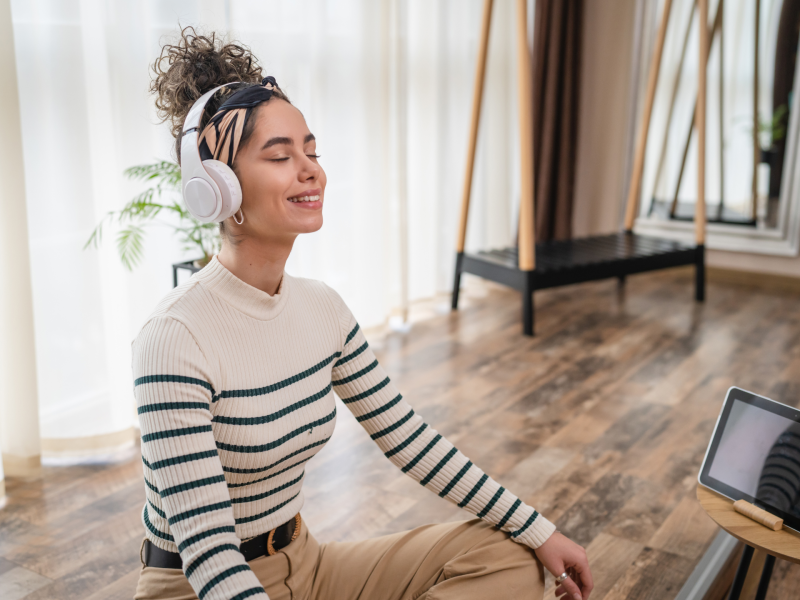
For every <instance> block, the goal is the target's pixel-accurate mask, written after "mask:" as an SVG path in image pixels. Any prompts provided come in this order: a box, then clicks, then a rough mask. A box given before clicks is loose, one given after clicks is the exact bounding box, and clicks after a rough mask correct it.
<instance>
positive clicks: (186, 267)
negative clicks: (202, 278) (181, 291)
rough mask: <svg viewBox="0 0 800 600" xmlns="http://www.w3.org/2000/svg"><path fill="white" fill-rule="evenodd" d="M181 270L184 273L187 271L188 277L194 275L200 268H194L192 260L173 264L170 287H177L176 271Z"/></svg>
mask: <svg viewBox="0 0 800 600" xmlns="http://www.w3.org/2000/svg"><path fill="white" fill-rule="evenodd" d="M181 269H183V270H184V271H189V275H194V274H195V273H197V272H198V271H199V270H200V267H195V266H194V261H193V260H187V261H186V262H179V263H174V264H173V265H172V287H174V288H175V287H178V271H179V270H181Z"/></svg>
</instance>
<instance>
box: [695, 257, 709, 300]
mask: <svg viewBox="0 0 800 600" xmlns="http://www.w3.org/2000/svg"><path fill="white" fill-rule="evenodd" d="M696 252H697V257H696V258H695V264H694V277H695V281H694V297H695V300H697V301H698V302H703V301H704V300H705V299H706V249H705V246H704V245H702V244H700V245H698V246H697V250H696Z"/></svg>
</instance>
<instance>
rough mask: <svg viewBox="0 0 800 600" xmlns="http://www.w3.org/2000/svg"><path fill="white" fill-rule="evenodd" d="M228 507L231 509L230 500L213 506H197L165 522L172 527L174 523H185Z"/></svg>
mask: <svg viewBox="0 0 800 600" xmlns="http://www.w3.org/2000/svg"><path fill="white" fill-rule="evenodd" d="M230 507H231V502H230V500H224V501H222V502H216V503H214V504H206V505H205V506H199V507H197V508H193V509H191V510H187V511H184V512H182V513H178V514H177V515H175V516H173V517H170V518H169V520H168V521H167V522H168V523H169V524H170V525H174V524H175V523H180V522H181V521H185V520H186V519H191V518H192V517H196V516H198V515H204V514H206V513H210V512H214V511H215V510H222V509H225V508H230Z"/></svg>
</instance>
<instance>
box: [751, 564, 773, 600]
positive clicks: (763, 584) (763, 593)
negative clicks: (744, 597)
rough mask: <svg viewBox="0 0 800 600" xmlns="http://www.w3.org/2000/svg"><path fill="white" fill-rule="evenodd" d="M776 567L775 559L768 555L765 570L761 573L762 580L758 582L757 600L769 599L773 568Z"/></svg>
mask: <svg viewBox="0 0 800 600" xmlns="http://www.w3.org/2000/svg"><path fill="white" fill-rule="evenodd" d="M774 566H775V557H774V556H772V555H771V554H767V558H766V559H765V560H764V570H763V571H761V579H760V580H759V581H758V591H757V592H756V600H764V598H766V597H767V588H768V587H769V579H770V577H772V567H774Z"/></svg>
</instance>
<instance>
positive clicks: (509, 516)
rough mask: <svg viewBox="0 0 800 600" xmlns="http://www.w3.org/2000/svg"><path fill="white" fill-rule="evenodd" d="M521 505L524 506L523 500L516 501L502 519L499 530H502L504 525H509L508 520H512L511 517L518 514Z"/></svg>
mask: <svg viewBox="0 0 800 600" xmlns="http://www.w3.org/2000/svg"><path fill="white" fill-rule="evenodd" d="M520 504H522V500H520V499H519V498H517V499H516V500H514V504H512V505H511V508H509V509H508V512H507V513H506V514H505V516H503V518H502V519H500V522H499V523H498V524H497V528H498V529H500V528H502V527H503V525H505V524H506V523H508V520H509V519H510V518H511V515H513V514H514V512H516V510H517V509H518V508H519V505H520Z"/></svg>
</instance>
